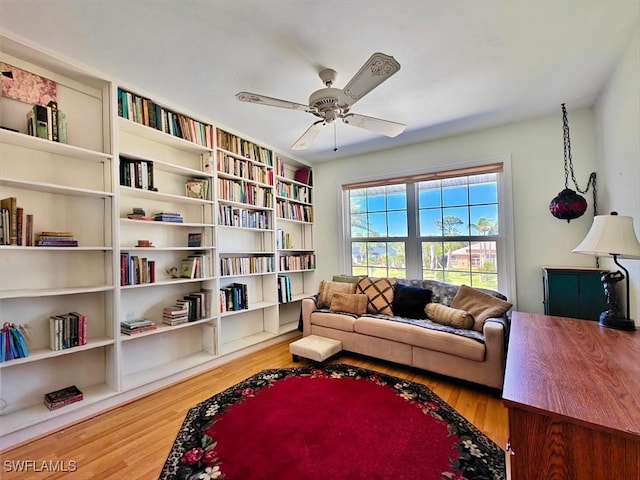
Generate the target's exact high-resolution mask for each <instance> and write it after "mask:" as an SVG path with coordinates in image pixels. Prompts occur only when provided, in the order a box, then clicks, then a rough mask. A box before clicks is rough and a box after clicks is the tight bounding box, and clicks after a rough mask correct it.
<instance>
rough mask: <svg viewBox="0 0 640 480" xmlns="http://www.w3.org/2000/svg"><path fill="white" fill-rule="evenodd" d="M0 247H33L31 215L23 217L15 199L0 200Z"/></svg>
mask: <svg viewBox="0 0 640 480" xmlns="http://www.w3.org/2000/svg"><path fill="white" fill-rule="evenodd" d="M0 212H1V214H0V245H16V246H22V245H25V246H27V247H32V246H33V215H31V214H27V215H26V216H25V213H24V208H22V207H19V206H18V198H17V197H7V198H3V199H2V200H0Z"/></svg>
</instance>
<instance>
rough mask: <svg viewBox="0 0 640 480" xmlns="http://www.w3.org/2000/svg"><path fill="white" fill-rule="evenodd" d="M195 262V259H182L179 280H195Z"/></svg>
mask: <svg viewBox="0 0 640 480" xmlns="http://www.w3.org/2000/svg"><path fill="white" fill-rule="evenodd" d="M196 266H197V262H196V259H195V258H183V259H182V264H181V267H180V278H195V274H196Z"/></svg>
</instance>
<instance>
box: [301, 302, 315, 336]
mask: <svg viewBox="0 0 640 480" xmlns="http://www.w3.org/2000/svg"><path fill="white" fill-rule="evenodd" d="M317 308H318V303H317V299H316V297H308V298H303V299H302V336H304V337H306V336H307V335H310V334H311V313H312V312H313V311H314V310H317Z"/></svg>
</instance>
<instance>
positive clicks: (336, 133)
mask: <svg viewBox="0 0 640 480" xmlns="http://www.w3.org/2000/svg"><path fill="white" fill-rule="evenodd" d="M333 151H334V152H337V151H338V132H337V131H336V122H333Z"/></svg>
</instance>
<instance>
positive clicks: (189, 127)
mask: <svg viewBox="0 0 640 480" xmlns="http://www.w3.org/2000/svg"><path fill="white" fill-rule="evenodd" d="M118 115H119V116H121V117H122V118H126V119H128V120H131V121H134V122H136V123H140V124H142V125H146V126H147V127H151V128H155V129H156V130H160V131H161V132H164V133H168V134H169V135H173V136H174V137H179V138H182V139H184V140H187V141H189V142H193V143H196V144H198V145H203V146H205V147H208V148H213V144H214V142H213V135H214V133H213V130H214V127H213V126H212V125H209V124H206V123H202V122H199V121H197V120H194V119H193V118H190V117H187V116H185V115H181V114H178V113H175V112H172V111H171V110H168V109H166V108H164V107H162V106H160V105H158V104H157V103H155V102H153V101H152V100H150V99H148V98H145V97H142V96H140V95H137V94H135V93H132V92H127V91H126V90H123V89H121V88H118Z"/></svg>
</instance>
